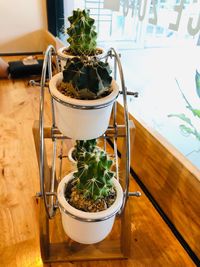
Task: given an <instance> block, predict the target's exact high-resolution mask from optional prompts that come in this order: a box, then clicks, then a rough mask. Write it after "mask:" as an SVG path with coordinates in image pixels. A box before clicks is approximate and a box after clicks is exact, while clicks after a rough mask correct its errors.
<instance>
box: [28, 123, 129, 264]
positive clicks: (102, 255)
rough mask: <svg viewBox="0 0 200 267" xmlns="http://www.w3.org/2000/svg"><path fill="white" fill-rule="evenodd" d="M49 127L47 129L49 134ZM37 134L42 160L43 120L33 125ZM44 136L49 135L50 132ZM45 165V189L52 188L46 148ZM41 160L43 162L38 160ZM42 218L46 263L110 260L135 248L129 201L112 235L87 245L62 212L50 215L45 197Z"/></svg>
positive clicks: (117, 219) (41, 207)
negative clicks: (71, 233)
mask: <svg viewBox="0 0 200 267" xmlns="http://www.w3.org/2000/svg"><path fill="white" fill-rule="evenodd" d="M49 130H50V128H49V127H47V128H45V129H44V135H45V133H48V132H49ZM33 135H34V140H35V146H36V151H37V156H38V160H39V123H38V121H36V122H35V123H34V126H33ZM44 138H49V135H48V134H46V135H45V136H44ZM44 156H45V160H44V166H45V170H44V172H45V188H47V190H48V188H49V183H50V167H49V166H48V163H47V157H46V149H45V150H44ZM38 162H39V161H38ZM38 203H39V205H40V209H39V221H40V247H41V255H42V259H43V262H44V263H53V262H73V261H84V260H87V261H88V260H108V259H113V260H114V259H127V258H128V257H129V255H130V247H131V224H130V220H129V218H130V214H129V201H127V204H126V209H125V210H124V212H123V214H121V215H120V217H117V218H116V220H115V223H114V226H113V229H112V232H111V233H110V234H109V236H108V237H107V238H106V239H105V240H103V241H101V242H99V243H96V244H93V245H83V244H79V243H77V242H75V241H73V240H71V239H70V238H68V237H67V235H66V234H65V233H64V230H63V228H62V222H61V217H60V213H59V211H58V210H57V213H56V215H55V217H54V218H53V219H49V218H48V217H47V215H46V211H45V206H44V202H43V199H42V198H39V201H38Z"/></svg>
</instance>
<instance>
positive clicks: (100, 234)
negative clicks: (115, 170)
mask: <svg viewBox="0 0 200 267" xmlns="http://www.w3.org/2000/svg"><path fill="white" fill-rule="evenodd" d="M71 179H73V172H72V173H70V174H68V175H67V176H65V177H64V178H63V179H62V181H61V182H60V183H59V185H58V190H57V197H58V204H59V207H60V211H61V217H62V225H63V228H64V231H65V233H66V234H67V235H68V236H69V237H70V238H71V239H72V240H74V241H76V242H78V243H82V244H94V243H97V242H100V241H102V240H103V239H104V238H106V236H107V235H108V234H109V233H110V231H111V230H112V226H113V223H114V220H115V215H116V213H117V212H118V211H119V210H120V208H121V206H122V200H123V191H122V188H121V185H120V184H119V182H118V181H117V180H116V179H115V178H113V183H114V186H115V189H116V191H117V197H116V200H115V202H114V203H113V205H112V206H110V207H109V208H108V209H107V210H104V211H100V212H84V211H80V210H78V209H75V208H74V207H72V206H71V205H70V204H69V203H68V202H67V201H66V199H65V196H64V192H65V188H66V184H67V183H68V182H69V181H70V180H71ZM112 214H113V216H111V215H112ZM74 216H76V217H78V218H79V219H77V218H74ZM110 216H111V217H110ZM106 217H110V218H108V219H105V220H103V221H97V222H94V221H93V222H92V221H90V222H88V221H87V222H86V221H83V220H85V219H86V220H101V219H102V218H106Z"/></svg>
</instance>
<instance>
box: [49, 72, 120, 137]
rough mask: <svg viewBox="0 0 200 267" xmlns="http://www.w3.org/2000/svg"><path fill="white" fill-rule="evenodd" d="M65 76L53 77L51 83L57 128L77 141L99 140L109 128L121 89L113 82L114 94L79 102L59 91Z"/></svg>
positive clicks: (57, 75)
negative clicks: (59, 85)
mask: <svg viewBox="0 0 200 267" xmlns="http://www.w3.org/2000/svg"><path fill="white" fill-rule="evenodd" d="M62 79H63V74H62V73H61V72H60V73H58V74H56V75H55V76H53V78H52V79H51V80H50V82H49V89H50V93H51V95H52V97H53V104H54V109H55V120H56V126H57V127H58V129H59V130H60V132H61V133H62V134H63V135H65V136H68V137H70V138H72V139H75V140H90V139H94V138H98V137H99V136H101V135H102V134H104V133H105V131H106V130H107V128H108V125H109V120H110V114H111V110H112V106H113V103H114V101H115V99H116V98H117V96H118V94H119V88H118V86H117V84H116V82H115V81H114V80H112V83H111V87H112V92H111V93H110V94H109V95H108V96H106V97H102V98H100V99H95V100H79V99H75V98H71V97H68V96H65V95H63V94H62V93H60V92H59V91H58V89H57V85H58V84H59V83H61V81H62Z"/></svg>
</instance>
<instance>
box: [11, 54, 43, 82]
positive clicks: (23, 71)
mask: <svg viewBox="0 0 200 267" xmlns="http://www.w3.org/2000/svg"><path fill="white" fill-rule="evenodd" d="M8 65H9V67H8V72H9V76H10V77H11V78H14V79H15V78H23V77H29V76H33V75H37V76H38V75H40V76H41V73H42V66H43V59H35V58H31V57H28V58H25V59H24V60H20V61H10V62H8Z"/></svg>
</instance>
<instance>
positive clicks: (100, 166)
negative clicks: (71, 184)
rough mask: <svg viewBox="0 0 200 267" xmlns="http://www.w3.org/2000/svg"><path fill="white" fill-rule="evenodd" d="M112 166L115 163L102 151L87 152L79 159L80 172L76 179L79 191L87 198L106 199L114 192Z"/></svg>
mask: <svg viewBox="0 0 200 267" xmlns="http://www.w3.org/2000/svg"><path fill="white" fill-rule="evenodd" d="M112 164H113V161H112V160H111V159H110V158H109V157H108V155H107V154H106V152H105V151H103V150H101V149H96V150H94V151H93V152H92V153H90V152H85V153H84V154H82V155H81V156H80V157H79V158H78V163H77V169H78V170H77V172H75V173H74V177H75V178H76V179H77V184H76V187H77V189H78V190H79V191H80V192H81V193H82V194H83V195H84V197H85V198H92V199H94V200H96V199H99V198H104V197H107V196H108V195H109V193H110V192H111V191H112V190H113V183H112V178H113V177H114V172H113V171H112V170H111V167H112Z"/></svg>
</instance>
